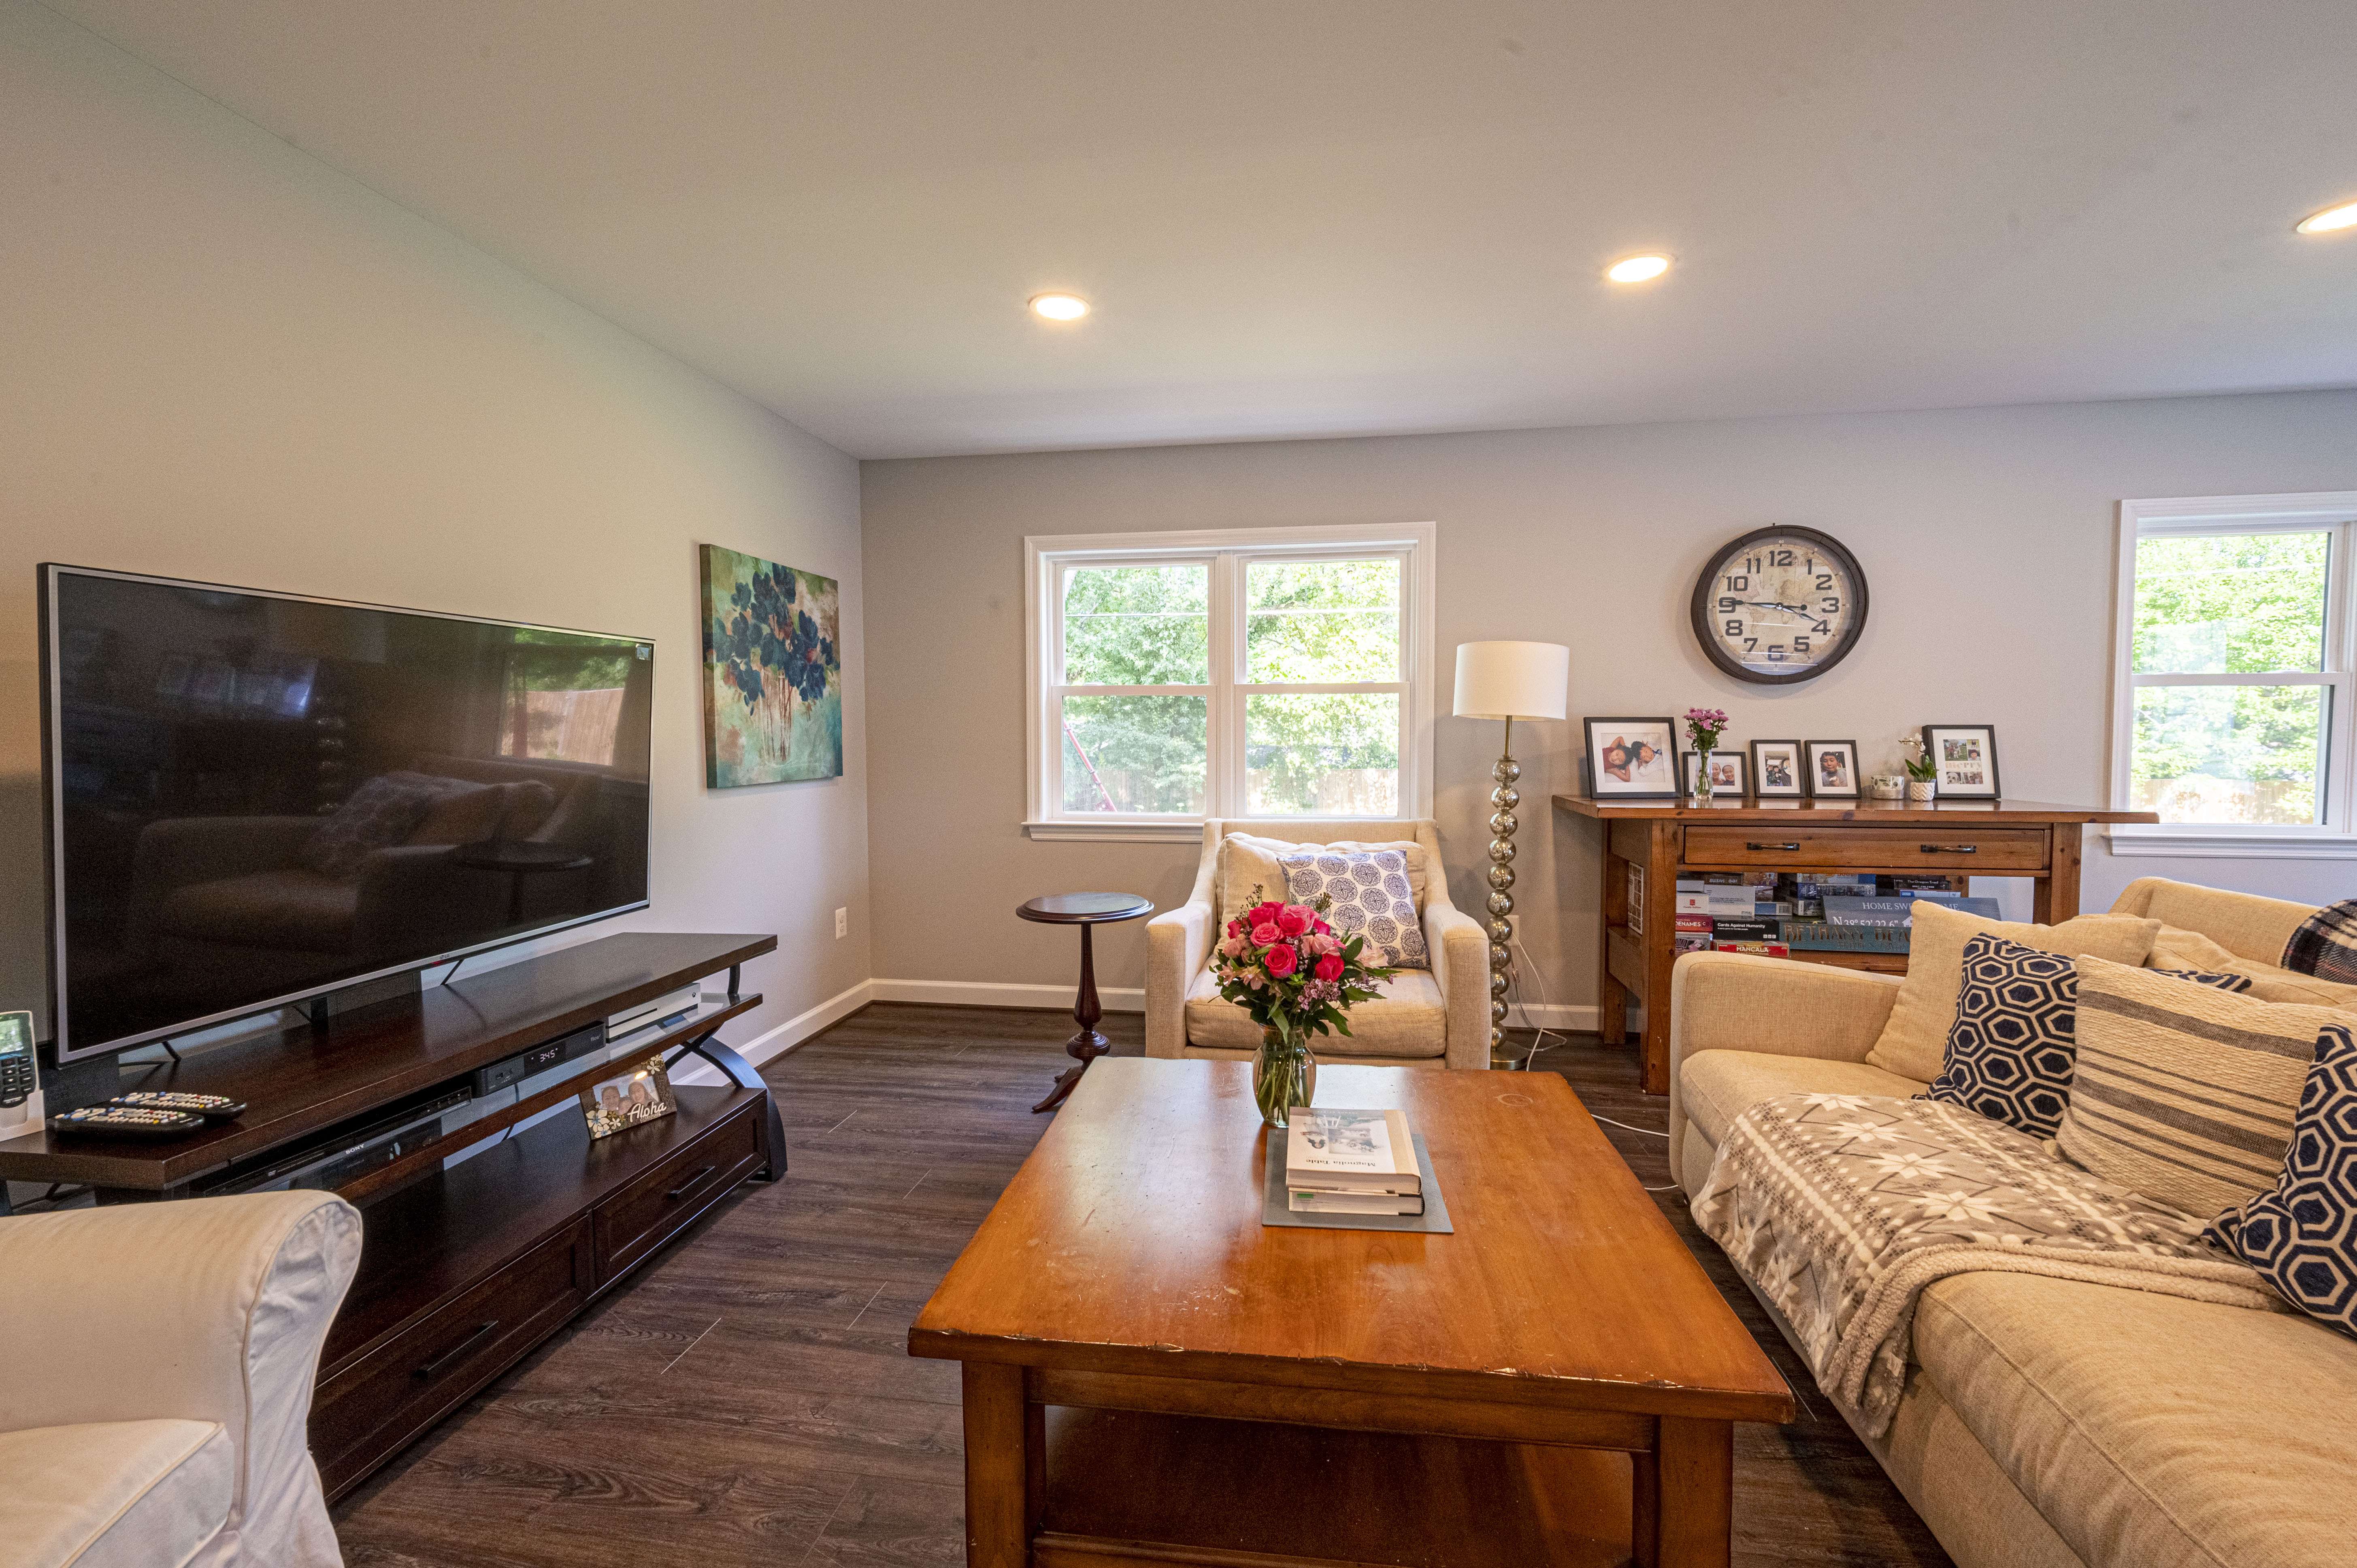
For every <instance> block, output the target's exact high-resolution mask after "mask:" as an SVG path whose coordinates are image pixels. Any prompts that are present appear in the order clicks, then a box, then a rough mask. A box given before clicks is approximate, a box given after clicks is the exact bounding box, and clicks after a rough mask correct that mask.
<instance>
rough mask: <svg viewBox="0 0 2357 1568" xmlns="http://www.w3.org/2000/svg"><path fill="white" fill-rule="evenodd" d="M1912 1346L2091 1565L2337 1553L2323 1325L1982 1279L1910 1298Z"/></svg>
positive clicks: (2340, 1524)
mask: <svg viewBox="0 0 2357 1568" xmlns="http://www.w3.org/2000/svg"><path fill="white" fill-rule="evenodd" d="M1915 1359H1917V1360H1918V1361H1919V1362H1921V1366H1922V1374H1921V1375H1922V1376H1924V1377H1927V1378H1929V1379H1930V1380H1932V1384H1933V1386H1934V1387H1935V1388H1937V1389H1938V1391H1940V1393H1941V1394H1942V1395H1943V1396H1944V1397H1945V1398H1946V1399H1947V1401H1948V1402H1949V1403H1950V1404H1951V1405H1952V1406H1953V1407H1954V1409H1955V1410H1956V1411H1957V1412H1958V1413H1959V1414H1960V1415H1961V1416H1962V1417H1963V1419H1964V1423H1965V1424H1966V1426H1968V1427H1969V1428H1970V1429H1971V1431H1972V1434H1973V1435H1974V1436H1975V1437H1976V1438H1978V1439H1979V1440H1980V1443H1981V1444H1982V1445H1983V1446H1984V1447H1986V1449H1987V1450H1988V1452H1989V1454H1990V1455H1991V1456H1992V1457H1994V1458H1995V1459H1996V1462H1997V1464H1998V1466H1999V1467H2000V1468H2002V1469H2003V1470H2004V1471H2005V1472H2006V1474H2007V1476H2009V1477H2011V1478H2012V1480H2013V1482H2014V1484H2015V1485H2016V1486H2018V1487H2020V1488H2021V1490H2022V1492H2023V1494H2024V1495H2025V1496H2027V1497H2028V1498H2029V1499H2030V1501H2031V1502H2033V1503H2035V1504H2036V1505H2037V1506H2038V1509H2039V1511H2040V1513H2041V1514H2043V1515H2044V1516H2045V1517H2046V1518H2047V1519H2048V1520H2050V1521H2051V1522H2052V1524H2053V1525H2054V1528H2055V1529H2056V1530H2058V1531H2060V1532H2061V1535H2062V1537H2063V1538H2064V1540H2066V1541H2068V1542H2069V1543H2070V1545H2071V1547H2072V1550H2073V1551H2074V1552H2077V1553H2078V1554H2079V1555H2080V1557H2082V1558H2083V1559H2084V1560H2085V1561H2086V1562H2087V1563H2091V1564H2095V1565H2098V1568H2104V1565H2118V1568H2176V1565H2179V1564H2200V1565H2201V1568H2219V1565H2221V1564H2227V1563H2233V1564H2237V1565H2240V1564H2245V1563H2247V1564H2261V1563H2265V1564H2269V1565H2271V1568H2291V1565H2293V1564H2315V1565H2316V1568H2323V1565H2325V1564H2328V1563H2346V1562H2347V1561H2349V1552H2350V1542H2351V1541H2352V1537H2357V1491H2352V1488H2351V1487H2350V1485H2349V1477H2350V1476H2351V1475H2352V1474H2357V1422H2352V1421H2350V1420H2349V1419H2347V1412H2349V1411H2351V1410H2352V1409H2357V1343H2352V1342H2351V1341H2349V1340H2347V1339H2344V1338H2342V1337H2341V1336H2339V1335H2337V1334H2335V1333H2334V1332H2333V1331H2332V1330H2330V1329H2329V1328H2326V1327H2325V1326H2322V1325H2321V1324H2318V1323H2314V1322H2311V1321H2309V1319H2307V1318H2305V1317H2301V1316H2297V1315H2294V1314H2289V1313H2270V1312H2255V1311H2253V1310H2251V1309H2250V1308H2247V1307H2239V1306H2224V1305H2216V1304H2214V1303H2210V1302H2198V1301H2189V1300H2186V1299H2183V1298H2181V1297H2177V1296H2166V1295H2158V1294H2151V1293H2149V1292H2145V1291H2134V1290H2123V1289H2120V1288H2118V1287H2116V1286H2112V1285H2096V1284H2083V1283H2077V1282H2075V1281H2064V1280H2050V1279H2043V1278H2040V1277H2038V1276H2035V1275H2030V1274H2016V1273H1970V1274H1961V1275H1957V1276H1955V1277H1954V1278H1952V1279H1947V1280H1943V1281H1942V1282H1941V1283H1938V1284H1936V1285H1933V1286H1932V1288H1931V1289H1929V1290H1927V1291H1925V1292H1924V1293H1923V1296H1922V1299H1921V1302H1920V1303H1919V1304H1918V1305H1917V1308H1916V1315H1915Z"/></svg>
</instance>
